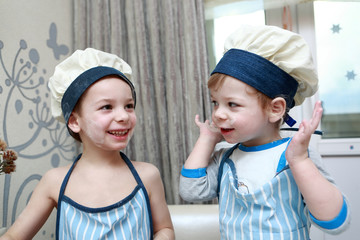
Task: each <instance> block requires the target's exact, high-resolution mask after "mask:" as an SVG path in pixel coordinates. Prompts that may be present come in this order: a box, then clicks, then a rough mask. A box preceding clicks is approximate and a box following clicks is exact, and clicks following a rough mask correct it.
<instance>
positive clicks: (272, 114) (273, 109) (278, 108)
mask: <svg viewBox="0 0 360 240" xmlns="http://www.w3.org/2000/svg"><path fill="white" fill-rule="evenodd" d="M285 112H286V101H285V99H284V98H281V97H277V98H274V99H273V100H272V101H271V105H270V109H269V120H270V122H272V123H275V122H277V121H279V120H280V119H281V118H282V117H283V116H284V114H285Z"/></svg>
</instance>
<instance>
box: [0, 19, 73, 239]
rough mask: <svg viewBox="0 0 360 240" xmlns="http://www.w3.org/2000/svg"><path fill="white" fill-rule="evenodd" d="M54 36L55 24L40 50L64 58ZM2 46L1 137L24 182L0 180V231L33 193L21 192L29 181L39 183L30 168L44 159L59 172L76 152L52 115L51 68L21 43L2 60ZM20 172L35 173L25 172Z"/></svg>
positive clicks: (1, 50)
mask: <svg viewBox="0 0 360 240" xmlns="http://www.w3.org/2000/svg"><path fill="white" fill-rule="evenodd" d="M57 34H58V32H57V28H56V24H55V23H51V24H50V27H49V38H48V39H43V42H44V48H50V49H51V52H52V53H53V57H54V58H55V59H56V60H59V59H60V57H64V56H65V55H67V54H68V53H69V47H68V46H66V45H64V44H59V43H58V42H57ZM15 41H16V40H15ZM39 41H41V39H40V40H39ZM10 44H12V45H14V44H15V43H14V42H12V43H10ZM6 47H7V45H6V44H5V43H4V42H3V41H2V39H0V118H1V123H2V125H0V126H1V127H2V129H1V132H0V138H2V139H3V140H4V141H5V142H6V143H7V145H8V147H9V148H10V149H13V150H14V151H15V152H16V153H17V156H18V160H17V165H18V163H19V162H20V161H21V162H22V164H21V166H17V171H20V170H22V171H25V173H26V174H29V175H28V176H21V177H25V178H24V180H23V182H22V183H21V184H20V185H19V186H17V185H16V186H14V185H13V184H12V182H13V181H14V179H13V178H14V177H15V176H14V175H13V174H6V175H5V176H1V177H2V178H1V179H0V185H3V186H1V187H4V192H3V195H0V204H2V206H1V207H0V208H2V210H3V214H2V226H0V227H6V226H9V224H12V223H13V222H14V221H15V219H16V217H17V215H18V214H19V212H20V211H21V210H22V208H23V207H24V206H23V205H24V204H22V205H21V204H20V201H21V200H24V199H25V201H26V202H27V201H28V200H29V199H30V196H31V193H32V190H30V191H25V189H26V188H27V187H28V185H29V184H32V187H28V188H31V189H32V188H33V185H34V182H38V181H39V180H40V178H41V174H40V173H36V166H33V165H34V164H33V163H35V162H36V161H39V160H40V159H42V158H43V159H48V160H44V161H50V164H49V165H50V167H58V166H59V165H60V162H61V161H68V162H70V161H72V160H73V158H74V155H75V154H76V153H77V151H78V150H77V147H76V145H75V144H74V141H73V139H72V138H71V137H70V136H69V135H68V132H67V129H66V126H65V125H63V124H60V123H59V122H58V121H56V120H55V119H54V118H53V117H52V115H51V109H50V92H49V89H48V87H47V79H48V77H49V76H51V74H52V72H53V70H54V69H53V67H52V69H46V68H44V67H42V66H44V65H45V66H47V64H46V63H44V62H42V58H41V55H40V53H39V52H40V51H38V49H36V48H33V47H31V46H30V44H28V43H27V41H26V40H25V39H20V40H18V49H17V51H16V52H13V54H12V56H9V52H8V51H7V54H6V56H5V54H4V52H5V51H4V50H5V49H6ZM41 161H42V160H41ZM37 164H39V163H37ZM40 164H42V163H40ZM19 168H21V169H19ZM24 168H29V169H35V171H30V170H29V171H26V169H24ZM23 175H24V174H23ZM17 177H18V176H17ZM18 178H19V177H18ZM3 180H4V181H3ZM17 180H18V179H17ZM15 187H16V189H14V188H15ZM11 194H12V195H11ZM14 195H15V198H14V197H13V196H14ZM10 196H12V197H10ZM10 199H11V200H10ZM13 199H14V200H13ZM10 201H11V202H10ZM20 205H21V206H20ZM20 208H21V209H20ZM44 234H45V233H44Z"/></svg>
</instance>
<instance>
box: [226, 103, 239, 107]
mask: <svg viewBox="0 0 360 240" xmlns="http://www.w3.org/2000/svg"><path fill="white" fill-rule="evenodd" d="M228 104H229V107H237V106H238V104H236V103H233V102H229V103H228Z"/></svg>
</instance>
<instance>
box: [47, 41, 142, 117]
mask: <svg viewBox="0 0 360 240" xmlns="http://www.w3.org/2000/svg"><path fill="white" fill-rule="evenodd" d="M131 73H132V70H131V67H130V66H129V65H128V64H127V63H126V62H125V61H124V60H122V59H121V58H119V57H118V56H116V55H114V54H110V53H106V52H102V51H99V50H96V49H93V48H87V49H85V50H76V51H75V52H74V53H73V54H72V55H71V56H70V57H68V58H66V59H65V60H64V61H63V62H61V63H59V64H58V65H57V66H56V67H55V72H54V75H53V76H52V77H50V80H49V83H48V86H49V88H50V92H51V111H52V115H53V116H54V117H55V118H56V119H57V120H59V121H61V122H64V123H67V122H68V120H69V117H70V114H71V112H72V111H73V109H74V107H75V105H76V103H77V102H78V100H79V99H80V97H81V95H82V94H83V93H84V92H85V90H86V89H87V88H88V87H89V86H90V85H91V84H93V83H94V82H96V81H97V80H99V79H100V78H103V77H106V76H110V75H116V76H118V77H120V78H121V79H122V80H124V81H125V82H126V83H127V84H129V86H130V88H131V91H132V95H133V98H134V101H135V103H136V93H135V88H134V85H133V84H132V82H131V81H130V79H131Z"/></svg>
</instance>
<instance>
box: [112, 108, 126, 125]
mask: <svg viewBox="0 0 360 240" xmlns="http://www.w3.org/2000/svg"><path fill="white" fill-rule="evenodd" d="M127 120H129V114H128V113H127V112H126V111H125V110H123V109H121V110H116V112H115V121H117V122H126V121H127Z"/></svg>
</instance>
